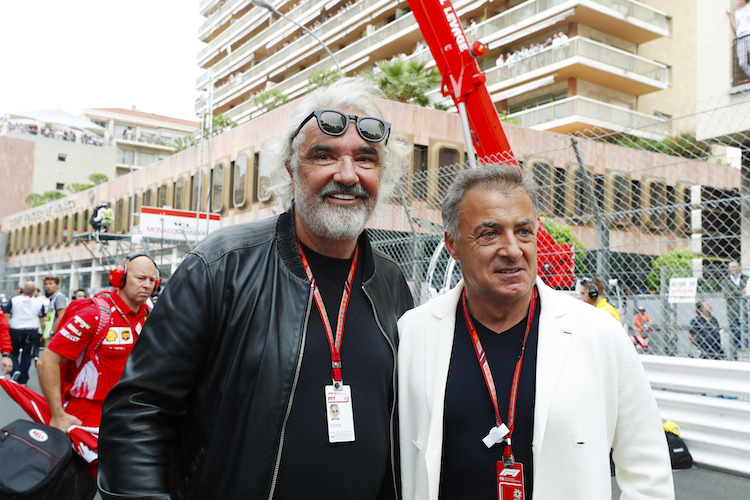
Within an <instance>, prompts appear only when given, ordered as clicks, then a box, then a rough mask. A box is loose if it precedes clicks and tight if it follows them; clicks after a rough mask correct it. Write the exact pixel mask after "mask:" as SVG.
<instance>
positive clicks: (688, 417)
mask: <svg viewBox="0 0 750 500" xmlns="http://www.w3.org/2000/svg"><path fill="white" fill-rule="evenodd" d="M640 358H641V361H642V362H643V366H644V367H645V368H646V373H647V374H648V378H649V381H650V383H651V387H652V389H653V390H654V395H655V396H656V402H657V404H658V405H659V412H660V414H661V417H662V419H663V420H673V421H674V422H676V423H677V424H678V425H679V426H680V429H681V434H680V437H682V439H683V440H684V441H685V443H686V444H687V446H688V449H689V450H690V453H691V454H692V455H693V460H694V461H695V463H696V464H699V465H702V466H705V467H711V468H715V469H719V470H723V471H726V472H730V473H735V474H742V475H746V476H750V363H738V362H730V361H715V360H704V359H690V358H674V357H665V356H644V355H641V357H640Z"/></svg>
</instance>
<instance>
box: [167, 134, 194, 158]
mask: <svg viewBox="0 0 750 500" xmlns="http://www.w3.org/2000/svg"><path fill="white" fill-rule="evenodd" d="M197 143H198V141H197V140H196V139H195V137H192V136H189V135H185V136H182V137H178V138H177V139H175V140H174V144H175V148H174V151H173V152H172V153H173V154H174V153H179V152H180V151H184V150H186V149H188V148H192V147H193V146H195V145H196V144H197Z"/></svg>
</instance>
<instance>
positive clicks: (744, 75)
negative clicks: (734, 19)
mask: <svg viewBox="0 0 750 500" xmlns="http://www.w3.org/2000/svg"><path fill="white" fill-rule="evenodd" d="M748 55H750V35H745V36H742V37H738V38H735V40H734V43H732V86H733V87H736V86H738V85H743V84H745V83H750V61H749V60H748V59H749V58H748Z"/></svg>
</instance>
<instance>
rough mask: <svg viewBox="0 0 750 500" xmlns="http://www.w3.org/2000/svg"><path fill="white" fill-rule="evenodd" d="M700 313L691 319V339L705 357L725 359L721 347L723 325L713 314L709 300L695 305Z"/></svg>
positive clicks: (701, 355)
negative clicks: (720, 324)
mask: <svg viewBox="0 0 750 500" xmlns="http://www.w3.org/2000/svg"><path fill="white" fill-rule="evenodd" d="M695 309H696V312H697V313H698V314H697V315H696V316H695V318H693V319H692V320H691V321H690V329H689V330H688V331H689V333H690V341H691V342H692V343H693V345H694V346H695V347H697V348H698V350H699V351H700V357H701V358H703V359H725V357H724V349H723V348H722V347H721V327H720V326H719V320H718V319H716V316H714V315H713V314H712V311H713V308H712V307H711V304H710V303H709V302H708V301H707V300H701V301H699V302H698V303H697V304H696V305H695Z"/></svg>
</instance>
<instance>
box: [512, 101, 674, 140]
mask: <svg viewBox="0 0 750 500" xmlns="http://www.w3.org/2000/svg"><path fill="white" fill-rule="evenodd" d="M508 118H509V119H511V120H516V121H517V122H518V124H519V125H520V126H522V127H527V128H533V129H535V130H547V131H550V132H557V133H560V134H574V133H580V132H584V133H585V132H587V131H588V132H591V131H595V132H596V133H604V132H627V133H629V134H633V135H636V136H640V137H647V138H651V139H661V138H663V137H664V136H667V135H669V134H670V129H669V125H668V124H665V123H664V121H663V120H660V119H659V118H657V117H655V116H651V115H646V114H643V113H638V112H636V111H632V110H629V109H626V108H621V107H618V106H614V105H612V104H607V103H604V102H601V101H596V100H594V99H590V98H588V97H583V96H573V97H568V98H566V99H561V100H559V101H554V102H551V103H549V104H545V105H542V106H537V107H535V108H531V109H526V110H523V111H520V112H518V113H513V114H511V115H509V116H508Z"/></svg>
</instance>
